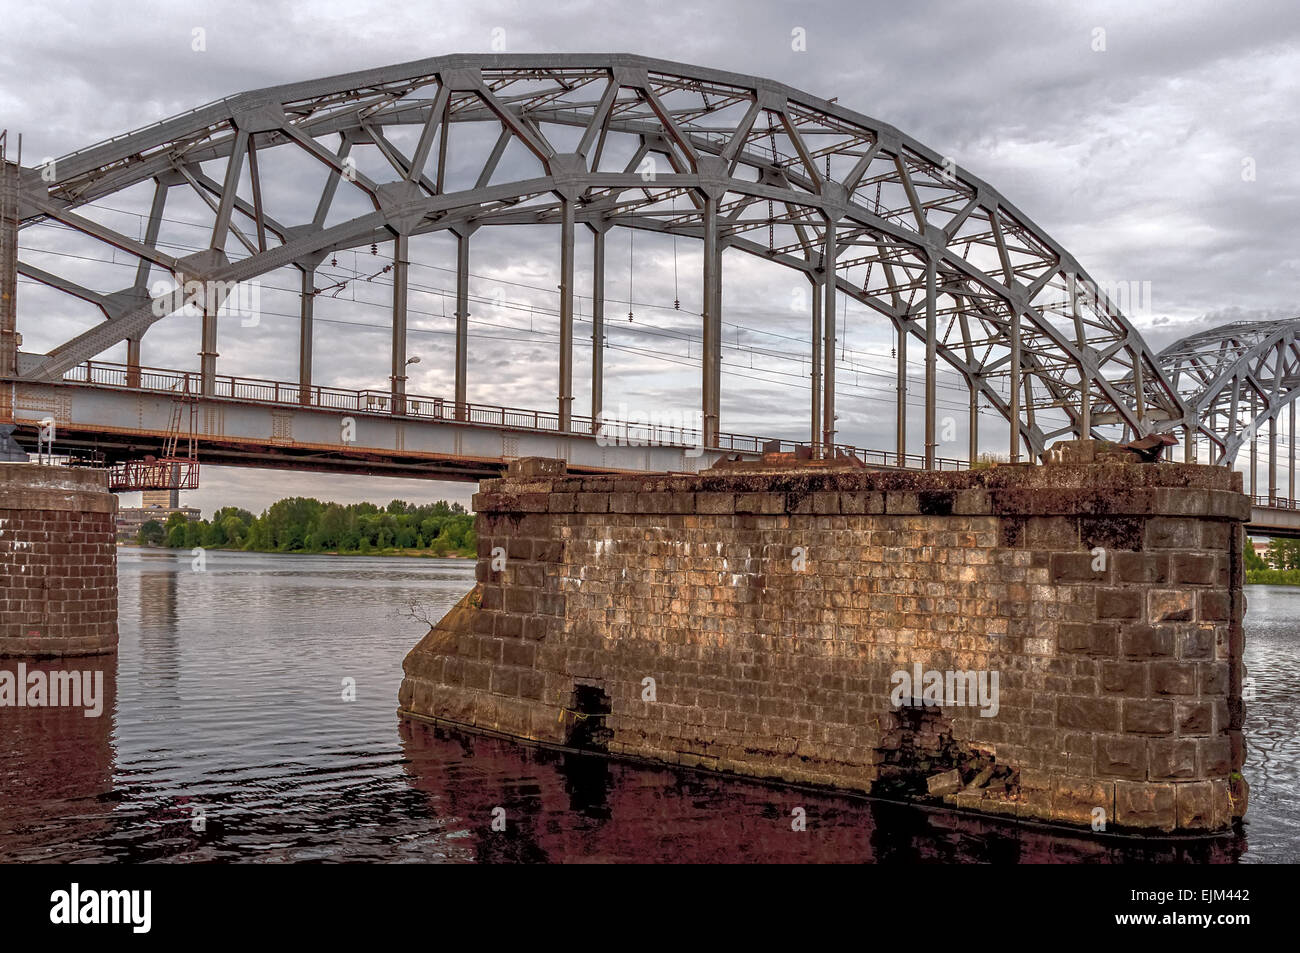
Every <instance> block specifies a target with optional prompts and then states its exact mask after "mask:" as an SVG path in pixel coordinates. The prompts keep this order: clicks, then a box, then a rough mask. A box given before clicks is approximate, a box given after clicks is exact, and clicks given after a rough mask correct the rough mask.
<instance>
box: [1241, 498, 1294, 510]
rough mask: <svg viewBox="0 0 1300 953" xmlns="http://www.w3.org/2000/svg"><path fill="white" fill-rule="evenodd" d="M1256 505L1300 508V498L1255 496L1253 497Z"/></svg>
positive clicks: (1272, 507) (1276, 507)
mask: <svg viewBox="0 0 1300 953" xmlns="http://www.w3.org/2000/svg"><path fill="white" fill-rule="evenodd" d="M1251 502H1253V503H1254V504H1255V506H1262V507H1266V508H1268V509H1271V510H1300V500H1291V499H1288V498H1287V497H1285V496H1274V497H1269V496H1267V495H1265V496H1255V497H1252V498H1251Z"/></svg>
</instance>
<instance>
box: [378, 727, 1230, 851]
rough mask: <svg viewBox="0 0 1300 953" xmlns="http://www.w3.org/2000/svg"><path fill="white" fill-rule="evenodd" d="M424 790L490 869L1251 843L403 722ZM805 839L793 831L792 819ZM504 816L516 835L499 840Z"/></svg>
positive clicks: (416, 782)
mask: <svg viewBox="0 0 1300 953" xmlns="http://www.w3.org/2000/svg"><path fill="white" fill-rule="evenodd" d="M399 730H400V732H401V736H402V745H403V748H404V750H405V753H406V765H405V768H406V770H407V772H408V773H409V774H410V777H411V784H412V786H413V787H414V788H415V789H416V790H418V791H420V792H421V793H423V794H424V795H425V796H426V797H427V798H428V805H429V809H430V810H431V811H435V812H437V813H439V814H441V815H442V816H443V817H444V818H446V819H447V821H448V822H449V823H450V824H451V825H452V826H453V827H455V828H457V830H458V833H459V834H460V835H461V836H463V837H465V838H467V839H468V840H469V841H470V845H471V847H472V850H473V854H474V857H475V859H476V860H478V861H480V862H497V861H561V862H562V861H574V860H579V861H584V862H590V861H609V862H633V863H636V862H642V863H644V862H661V861H665V860H672V861H675V862H683V863H716V862H719V861H734V862H763V863H809V862H812V863H843V862H859V863H870V862H891V863H933V862H947V863H1086V862H1092V863H1134V862H1145V863H1165V862H1183V863H1231V862H1233V861H1235V860H1237V859H1239V858H1240V856H1241V854H1242V852H1243V851H1244V849H1245V848H1244V843H1243V841H1242V839H1241V838H1240V837H1237V836H1228V837H1223V838H1216V839H1212V840H1207V839H1194V840H1193V839H1187V840H1179V841H1171V840H1156V839H1150V840H1135V839H1133V838H1119V837H1110V838H1094V837H1091V836H1083V835H1074V834H1070V833H1065V832H1063V831H1060V830H1058V829H1048V828H1035V827H1030V826H1026V825H1018V824H1015V823H1012V822H1006V821H998V820H994V819H987V818H982V817H977V816H974V815H970V814H959V813H955V812H952V811H946V810H933V811H930V810H919V809H917V808H915V807H911V806H907V805H902V804H890V803H887V802H880V801H872V800H868V799H865V798H855V797H848V796H838V795H831V794H823V793H812V792H808V791H803V790H796V789H792V788H782V787H777V786H769V785H764V784H760V783H757V782H750V781H745V780H740V779H737V778H728V777H722V776H718V775H713V774H709V773H706V772H695V771H685V770H676V769H669V768H653V767H646V766H643V765H631V764H626V763H621V762H616V761H607V760H605V759H601V758H593V757H585V756H580V755H569V754H563V753H559V752H551V751H546V750H542V749H536V748H531V747H525V746H521V745H516V744H514V743H512V742H509V741H504V740H501V739H497V738H490V737H484V736H476V735H465V734H462V733H460V732H455V731H450V730H448V729H446V728H443V727H441V726H435V725H428V724H425V723H422V722H415V721H406V720H404V721H402V722H401V723H400V725H399ZM797 807H802V808H803V809H804V811H805V812H806V817H807V830H805V831H802V832H796V831H794V830H793V829H792V825H791V820H792V811H793V810H794V809H795V808H797ZM498 809H504V811H505V815H504V816H505V818H506V820H507V824H506V829H505V831H500V830H494V829H493V825H492V821H493V817H494V811H497V810H498Z"/></svg>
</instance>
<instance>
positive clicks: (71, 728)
mask: <svg viewBox="0 0 1300 953" xmlns="http://www.w3.org/2000/svg"><path fill="white" fill-rule="evenodd" d="M0 671H6V672H10V673H12V674H13V675H14V677H15V680H17V679H18V678H19V676H22V680H23V681H27V680H28V679H31V678H32V677H33V676H35V677H36V678H39V679H43V680H45V681H46V684H50V685H53V684H56V683H55V682H53V681H51V679H52V678H54V677H57V676H60V675H61V676H64V677H69V678H75V679H77V680H78V681H79V682H80V683H81V684H83V685H88V686H89V687H91V688H92V692H91V693H90V694H91V695H92V696H94V697H93V702H94V704H93V706H92V705H90V704H88V703H89V702H90V701H91V700H92V699H91V698H87V697H77V698H75V699H73V698H72V697H71V696H65V700H67V701H75V702H76V704H64V705H55V704H46V705H44V706H42V707H35V708H33V707H22V708H18V707H5V708H0V831H2V833H0V856H3V855H4V854H5V853H6V852H7V851H9V850H14V851H15V852H17V853H27V854H29V855H33V854H34V855H36V856H39V854H40V853H41V851H42V850H43V849H44V848H45V845H47V844H48V843H50V842H51V841H53V842H56V843H64V842H71V843H73V844H92V843H93V842H94V841H96V840H97V839H99V838H101V837H103V836H104V835H105V834H106V833H107V832H108V831H109V830H110V829H111V822H110V820H109V818H108V817H107V816H106V813H105V805H106V804H111V803H112V800H113V770H114V758H115V751H114V746H113V728H114V722H115V719H116V714H117V711H116V709H117V659H116V657H115V656H112V655H96V656H87V657H85V658H73V659H61V660H42V661H30V660H28V661H21V662H20V661H19V660H17V659H11V658H5V659H0ZM29 684H30V682H29ZM53 694H54V693H53V692H50V693H48V694H47V696H46V699H47V701H49V702H53V701H54V697H53ZM78 695H79V693H78ZM96 710H97V711H98V714H95V713H94V712H95V711H96ZM88 713H89V716H88ZM91 852H92V853H93V849H92V851H91Z"/></svg>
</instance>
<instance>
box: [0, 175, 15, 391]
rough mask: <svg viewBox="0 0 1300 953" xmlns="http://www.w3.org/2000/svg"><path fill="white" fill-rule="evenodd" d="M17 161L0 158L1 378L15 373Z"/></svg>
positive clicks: (13, 375) (12, 375)
mask: <svg viewBox="0 0 1300 953" xmlns="http://www.w3.org/2000/svg"><path fill="white" fill-rule="evenodd" d="M18 221H19V213H18V163H16V162H10V161H9V160H8V159H3V160H0V378H3V377H15V376H17V373H18V330H17V328H18Z"/></svg>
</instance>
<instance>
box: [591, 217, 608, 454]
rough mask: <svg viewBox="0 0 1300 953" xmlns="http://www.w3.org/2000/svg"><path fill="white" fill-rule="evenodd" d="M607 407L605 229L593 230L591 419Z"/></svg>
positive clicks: (595, 418) (595, 425)
mask: <svg viewBox="0 0 1300 953" xmlns="http://www.w3.org/2000/svg"><path fill="white" fill-rule="evenodd" d="M604 408H605V229H604V228H597V229H594V230H593V231H592V233H591V419H592V422H593V423H592V426H593V428H594V427H598V426H599V421H600V417H601V414H602V413H604Z"/></svg>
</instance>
